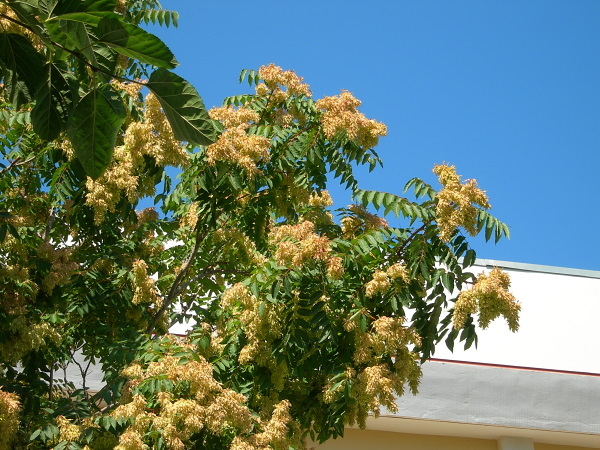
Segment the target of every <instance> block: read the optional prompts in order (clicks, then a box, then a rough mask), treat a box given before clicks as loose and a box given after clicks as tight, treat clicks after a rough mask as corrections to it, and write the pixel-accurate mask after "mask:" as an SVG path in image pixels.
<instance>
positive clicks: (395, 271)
mask: <svg viewBox="0 0 600 450" xmlns="http://www.w3.org/2000/svg"><path fill="white" fill-rule="evenodd" d="M386 272H387V274H388V276H389V277H390V278H392V279H398V278H400V279H401V280H402V281H404V282H405V283H408V282H409V281H410V276H409V274H408V270H407V269H406V266H405V265H404V264H400V263H395V264H392V265H391V266H390V267H388V269H387V271H386Z"/></svg>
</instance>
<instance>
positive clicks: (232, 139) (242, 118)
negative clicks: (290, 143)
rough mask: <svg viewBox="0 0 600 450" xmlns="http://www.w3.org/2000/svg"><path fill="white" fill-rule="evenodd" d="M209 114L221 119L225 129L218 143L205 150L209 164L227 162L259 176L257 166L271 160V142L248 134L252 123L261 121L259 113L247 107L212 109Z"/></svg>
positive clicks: (213, 117)
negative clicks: (261, 162)
mask: <svg viewBox="0 0 600 450" xmlns="http://www.w3.org/2000/svg"><path fill="white" fill-rule="evenodd" d="M209 114H210V117H211V118H212V119H215V120H220V121H221V122H222V123H223V125H224V126H225V128H226V130H225V131H224V132H223V133H221V135H220V136H219V139H218V140H217V142H215V143H214V144H211V145H209V146H208V148H207V149H206V155H207V157H208V163H209V164H215V163H216V162H217V161H228V162H230V163H234V164H238V165H239V166H241V167H243V168H244V169H245V170H246V173H247V174H248V175H249V176H250V177H253V176H255V175H257V174H258V173H259V169H258V168H257V167H256V164H257V163H258V162H259V161H263V162H268V161H269V159H270V155H269V149H270V148H271V141H269V139H267V138H265V137H263V136H257V135H253V134H250V135H249V134H248V133H247V132H246V130H247V129H248V127H249V126H250V122H256V121H258V119H259V117H258V114H257V113H256V112H254V111H252V110H250V109H248V108H243V107H242V108H238V109H235V108H233V107H232V106H229V107H223V108H213V109H211V110H210V111H209Z"/></svg>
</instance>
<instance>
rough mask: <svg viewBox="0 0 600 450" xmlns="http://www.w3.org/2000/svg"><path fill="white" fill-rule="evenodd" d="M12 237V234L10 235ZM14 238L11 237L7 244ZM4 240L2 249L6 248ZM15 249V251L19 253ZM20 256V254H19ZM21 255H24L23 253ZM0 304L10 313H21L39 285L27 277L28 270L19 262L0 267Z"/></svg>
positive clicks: (13, 240) (33, 296)
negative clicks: (0, 302) (0, 295)
mask: <svg viewBox="0 0 600 450" xmlns="http://www.w3.org/2000/svg"><path fill="white" fill-rule="evenodd" d="M11 237H12V236H11ZM12 242H14V243H15V244H16V240H15V239H14V238H13V239H11V242H9V244H12ZM6 244H7V243H6V242H4V245H3V247H4V249H7V247H8V246H7V245H6ZM19 250H20V249H17V253H21V252H20V251H19ZM19 256H21V255H19ZM23 257H26V256H24V255H23ZM0 280H2V285H1V291H0V293H1V294H2V296H3V298H2V306H3V308H4V310H5V311H6V312H7V313H8V314H10V315H17V314H23V313H24V312H25V306H26V304H27V302H28V301H30V300H31V299H33V298H35V296H36V294H37V292H38V290H39V287H38V285H37V284H36V283H34V282H33V281H32V280H31V279H30V278H29V270H28V269H27V268H26V267H23V266H21V265H19V264H7V265H5V266H2V267H0Z"/></svg>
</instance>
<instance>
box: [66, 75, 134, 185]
mask: <svg viewBox="0 0 600 450" xmlns="http://www.w3.org/2000/svg"><path fill="white" fill-rule="evenodd" d="M124 120H125V108H124V107H123V104H122V103H121V101H120V99H119V97H118V94H117V93H116V91H114V89H112V88H111V87H109V86H106V87H105V88H103V89H94V90H92V91H90V92H89V93H87V94H86V95H85V96H84V97H83V98H82V99H81V100H80V101H79V103H78V104H77V106H76V107H75V109H74V111H73V114H72V117H71V120H70V121H69V125H68V128H67V132H68V135H69V139H70V140H71V143H72V145H73V149H74V150H75V154H76V155H77V158H78V159H79V162H81V165H82V166H83V168H84V170H85V173H86V174H87V175H88V176H89V177H91V178H92V179H94V180H95V179H97V178H98V177H100V176H101V175H102V174H103V173H104V170H105V169H106V167H107V166H108V164H109V163H110V160H111V158H112V154H113V150H114V146H115V142H116V140H117V135H118V133H119V131H120V128H121V124H122V123H123V121H124Z"/></svg>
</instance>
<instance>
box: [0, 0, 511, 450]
mask: <svg viewBox="0 0 600 450" xmlns="http://www.w3.org/2000/svg"><path fill="white" fill-rule="evenodd" d="M0 5H1V8H2V9H1V10H0V18H2V21H1V25H2V30H0V31H1V32H0V62H1V65H0V70H1V77H2V80H3V83H4V84H3V86H2V91H1V93H2V98H1V100H2V118H1V120H0V126H1V127H2V130H1V133H0V135H1V137H2V144H3V145H2V150H1V151H2V158H3V159H2V161H1V164H2V168H0V244H1V247H0V258H1V259H0V293H1V304H0V323H1V324H2V325H1V327H0V364H1V369H2V370H1V373H0V386H2V387H1V389H0V424H2V426H1V427H0V429H1V430H2V431H0V447H5V448H10V446H11V445H14V446H17V447H27V448H47V447H54V448H57V449H61V448H82V447H85V446H87V448H92V449H102V448H114V447H117V448H123V449H125V448H147V447H146V446H154V447H156V448H185V447H191V448H236V449H251V448H289V447H290V446H292V447H294V448H302V446H303V441H304V440H305V439H306V438H307V437H310V438H311V439H313V440H317V441H325V440H327V439H329V438H332V437H337V436H341V435H342V434H343V428H344V425H346V424H353V423H358V424H359V425H360V426H364V424H365V420H366V417H367V415H368V414H369V413H372V414H375V415H377V414H378V412H379V407H380V405H383V406H385V407H387V408H389V409H392V410H393V409H394V408H395V403H394V398H395V396H397V395H402V394H403V393H404V391H405V389H406V388H408V389H410V390H411V391H413V392H416V390H417V386H418V382H419V379H420V376H421V370H420V364H421V363H422V362H424V361H425V360H426V359H427V358H428V357H429V356H430V355H431V354H432V353H433V352H434V349H435V345H436V344H438V343H439V342H440V341H442V340H444V339H445V342H446V344H447V345H448V346H450V347H451V348H452V346H453V345H454V342H455V340H457V339H460V340H463V341H465V345H466V346H467V347H468V346H470V345H472V343H473V342H476V333H475V323H474V319H473V315H474V314H476V313H478V312H479V324H480V325H481V326H483V327H485V326H487V324H488V323H489V321H490V320H492V319H494V318H496V317H498V316H499V315H503V316H504V317H506V319H507V321H508V324H509V327H510V328H511V329H513V330H516V328H517V327H518V312H519V304H518V303H517V302H516V300H515V299H514V297H512V295H511V294H510V293H509V292H508V288H509V280H508V278H507V276H506V275H505V274H503V273H502V272H500V271H499V270H497V269H495V270H493V271H492V272H491V273H490V274H489V275H481V276H479V277H476V276H475V275H474V274H472V273H471V272H469V271H468V269H469V267H471V266H472V265H473V264H474V262H475V252H474V251H473V250H472V249H470V248H469V246H468V242H467V239H466V237H465V234H471V235H475V234H478V233H480V232H483V233H485V237H486V239H487V240H489V239H491V238H492V237H494V239H495V240H496V241H497V240H499V239H500V238H502V237H503V236H508V228H507V227H506V225H504V224H503V223H501V222H500V221H498V220H497V219H495V218H494V217H492V216H491V215H490V214H489V213H488V212H487V210H488V209H489V204H488V199H487V196H486V195H485V193H484V192H483V191H481V190H480V189H479V188H478V187H477V184H476V182H475V181H474V180H468V181H466V182H462V181H461V179H460V177H459V176H458V175H457V174H456V171H455V169H454V167H452V166H448V165H440V166H436V167H435V168H434V171H435V173H436V174H437V175H438V178H439V180H440V183H441V186H442V187H441V189H440V190H439V191H436V190H435V189H434V188H433V187H431V186H429V185H427V184H426V183H424V182H423V181H421V180H419V179H416V178H415V179H412V180H410V181H409V182H408V183H407V185H406V190H405V191H408V190H413V191H414V199H413V200H410V199H408V198H405V197H401V196H398V195H395V194H391V193H385V192H378V191H365V190H361V189H359V188H358V183H357V180H356V179H355V178H354V175H353V171H352V168H353V165H364V164H366V165H368V166H369V168H370V169H371V170H373V169H375V168H376V166H378V165H380V164H381V161H380V159H379V157H378V156H377V153H376V152H375V150H374V147H375V146H376V145H377V142H378V140H379V138H380V137H382V136H385V134H386V128H385V126H384V125H383V124H381V123H379V122H377V121H375V120H372V119H367V118H366V117H365V116H364V115H362V113H360V111H359V110H358V107H359V105H360V102H359V101H358V100H357V99H356V98H354V97H353V96H352V94H351V93H349V92H345V91H343V92H342V93H340V94H339V95H336V96H332V97H326V98H323V99H319V100H314V99H313V98H312V94H311V92H310V89H309V87H308V85H307V84H306V83H304V81H303V80H302V79H301V78H300V77H298V76H297V75H296V74H295V73H294V72H291V71H284V70H282V69H280V68H279V67H277V66H275V65H269V66H264V67H261V68H260V69H259V70H258V71H252V70H244V71H243V72H242V74H241V76H240V81H244V80H247V81H248V82H249V84H250V86H253V87H254V88H255V93H253V94H245V95H238V96H234V97H229V98H227V99H225V101H224V104H223V106H222V107H221V108H216V109H214V110H211V111H210V112H209V113H208V112H207V111H206V110H205V109H204V106H203V104H202V101H201V99H200V97H199V96H198V93H197V92H196V91H195V89H194V88H193V87H192V86H191V85H190V84H189V83H187V82H186V81H185V80H183V79H181V78H180V77H178V76H177V75H175V74H173V73H172V72H170V71H169V69H171V68H173V67H174V65H175V62H174V58H173V55H172V54H171V52H170V51H169V49H168V48H167V47H166V46H165V45H164V44H163V43H162V42H161V41H160V40H159V39H158V38H157V37H155V36H153V35H151V34H149V33H147V32H146V31H144V30H143V29H142V28H140V23H141V22H142V21H145V22H148V21H153V22H157V23H161V24H165V25H169V24H171V23H176V19H177V15H176V14H175V13H173V12H169V11H164V10H161V9H160V5H159V4H158V2H156V1H151V0H147V1H145V0H136V1H134V0H130V1H128V2H126V3H124V2H116V1H114V0H113V1H111V0H87V1H84V2H73V1H69V0H49V1H42V0H39V1H36V0H10V1H3V2H0ZM144 78H147V80H148V81H141V80H142V79H144ZM167 167H176V168H178V169H179V170H180V173H179V175H178V179H177V180H173V179H172V171H168V170H167ZM332 180H333V181H337V182H341V183H343V184H344V185H345V186H346V187H347V188H348V189H349V190H351V192H352V194H353V196H354V198H355V200H356V204H355V205H351V206H349V207H347V208H340V209H337V210H335V211H334V212H335V213H336V214H337V218H335V217H334V216H333V215H332V212H331V211H330V207H331V206H332V204H333V202H332V200H331V198H330V196H329V194H328V193H327V190H326V187H327V184H328V182H330V181H332ZM157 190H158V192H159V193H158V194H157V193H156V192H157ZM147 196H151V197H153V198H154V204H155V207H156V208H157V209H158V211H157V210H156V209H155V208H146V209H144V210H142V211H137V210H136V208H137V207H138V206H139V204H140V199H142V198H143V197H147ZM377 210H379V211H382V212H383V215H384V216H386V215H387V216H390V215H391V216H393V219H392V220H394V223H395V225H390V224H389V223H388V222H387V220H385V219H384V218H381V217H379V216H377V215H376V214H374V211H377ZM466 286H471V287H470V288H467V287H466ZM459 292H461V293H460V294H459ZM192 318H193V319H194V320H195V323H196V324H195V325H194V326H193V328H192V330H191V331H190V332H189V334H188V335H187V336H185V337H176V336H171V335H169V333H168V330H169V328H170V327H171V326H172V325H173V324H175V323H178V322H181V321H185V320H189V319H192ZM68 364H75V365H77V366H78V367H79V369H80V373H81V378H82V382H83V385H84V389H77V388H76V386H75V385H74V384H73V383H72V382H71V380H66V379H65V377H63V376H62V369H63V368H64V367H66V366H67V365H68ZM90 364H99V365H100V366H101V367H102V370H103V373H104V381H105V383H106V385H105V386H104V387H103V388H102V389H101V390H100V391H99V392H96V393H94V392H90V391H89V390H87V389H85V385H86V374H87V373H88V369H89V367H90Z"/></svg>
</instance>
